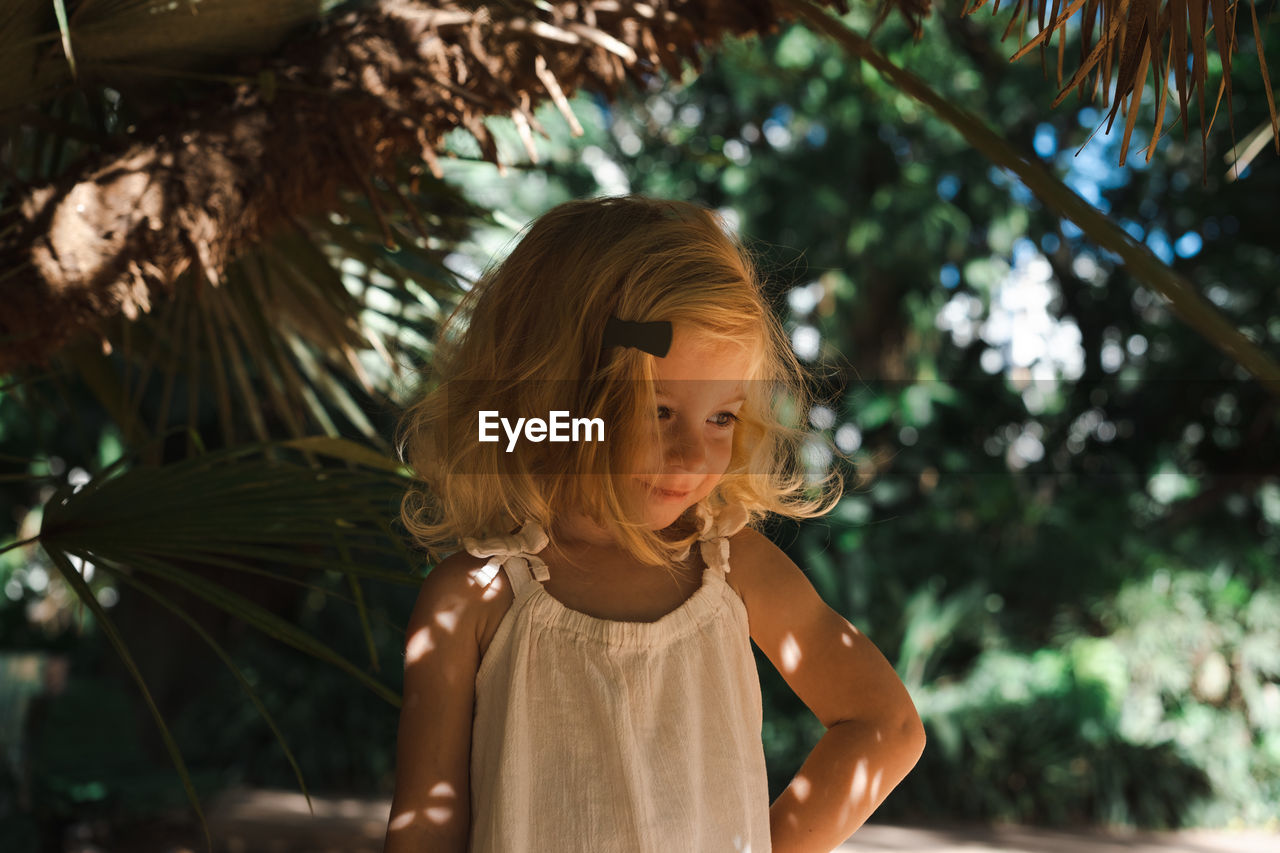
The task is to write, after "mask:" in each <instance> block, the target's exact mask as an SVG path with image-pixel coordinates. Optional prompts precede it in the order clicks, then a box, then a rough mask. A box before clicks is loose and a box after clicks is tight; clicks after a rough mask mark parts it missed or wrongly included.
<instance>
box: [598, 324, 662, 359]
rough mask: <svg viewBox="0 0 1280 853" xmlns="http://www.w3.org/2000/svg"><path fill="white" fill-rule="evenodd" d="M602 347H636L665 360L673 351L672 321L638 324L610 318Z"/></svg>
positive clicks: (605, 326)
mask: <svg viewBox="0 0 1280 853" xmlns="http://www.w3.org/2000/svg"><path fill="white" fill-rule="evenodd" d="M602 346H604V347H635V348H636V349H638V350H642V351H644V352H647V353H649V354H650V355H656V356H657V357H658V358H665V357H666V355H667V353H668V352H670V351H671V321H670V320H655V321H653V322H651V323H636V322H632V321H631V320H619V319H618V318H617V317H610V318H609V322H607V323H605V324H604V340H603V343H602Z"/></svg>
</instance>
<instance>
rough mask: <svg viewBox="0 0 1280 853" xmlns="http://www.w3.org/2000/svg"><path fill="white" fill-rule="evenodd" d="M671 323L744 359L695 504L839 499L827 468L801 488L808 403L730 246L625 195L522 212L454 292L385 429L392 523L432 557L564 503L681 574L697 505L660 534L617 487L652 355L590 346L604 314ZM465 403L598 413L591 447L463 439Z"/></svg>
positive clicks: (680, 214)
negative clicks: (746, 370)
mask: <svg viewBox="0 0 1280 853" xmlns="http://www.w3.org/2000/svg"><path fill="white" fill-rule="evenodd" d="M611 315H612V316H615V317H617V318H619V319H622V320H631V321H641V322H646V321H655V320H667V321H671V322H672V323H673V325H674V327H675V328H677V329H680V328H685V329H692V330H694V331H695V332H696V333H697V335H698V339H699V344H700V345H706V346H712V347H714V346H737V347H741V348H743V349H745V350H746V351H747V352H748V353H749V354H750V358H749V363H750V375H749V376H746V377H743V379H744V380H748V381H745V382H744V383H743V386H744V390H745V396H746V401H745V402H744V403H743V406H742V408H741V410H740V411H739V414H738V418H739V422H738V424H737V426H736V427H735V429H734V435H733V440H732V453H731V457H730V464H729V467H728V470H727V471H726V472H725V474H724V476H723V477H722V478H721V480H720V482H719V483H718V484H717V486H716V488H715V489H714V490H713V491H712V492H711V493H710V494H709V495H708V496H707V497H706V498H704V499H703V501H702V504H703V506H702V507H701V512H702V513H703V514H709V516H710V517H715V516H716V514H718V512H719V511H720V510H721V509H722V508H723V507H724V506H727V505H729V504H733V503H739V504H741V505H742V506H743V507H744V508H745V509H746V510H747V518H748V524H751V523H752V522H754V521H757V520H759V519H761V518H763V517H765V516H766V515H767V514H768V513H776V514H778V515H783V516H788V517H791V518H796V519H799V518H811V517H815V516H819V515H822V514H824V513H826V512H828V511H829V510H830V509H831V508H832V507H833V506H835V504H836V503H837V502H838V500H839V498H840V492H841V486H840V479H839V476H838V475H837V474H836V473H834V472H828V473H827V474H826V476H825V477H823V478H821V479H820V480H818V481H817V482H810V476H809V475H808V474H807V473H806V471H805V470H804V465H803V461H802V456H801V454H802V453H803V449H804V445H805V443H806V442H807V441H811V440H812V439H813V435H812V434H811V433H810V432H809V431H808V430H807V429H805V426H806V424H807V421H808V414H809V409H810V407H811V406H812V404H813V402H814V401H813V397H812V395H811V393H810V391H809V387H808V382H807V378H806V376H805V372H804V369H803V368H802V367H801V365H800V364H799V362H798V361H797V360H796V357H795V355H794V354H793V352H792V350H791V346H790V341H789V340H788V337H787V334H786V332H785V330H784V329H783V328H782V325H781V323H780V322H779V321H778V320H777V318H776V317H775V316H774V314H773V312H772V311H771V310H770V308H769V305H768V303H767V301H766V299H765V297H764V295H763V291H762V287H761V284H760V281H759V279H758V277H757V273H756V268H755V265H754V263H753V262H752V259H751V257H750V255H749V253H748V252H747V250H746V248H745V247H744V246H743V245H742V244H741V242H740V241H739V240H738V239H737V238H736V237H735V236H733V235H732V234H731V233H730V232H729V231H728V230H727V229H726V227H725V225H724V223H723V222H722V221H721V220H720V219H719V217H717V216H716V214H714V213H712V212H710V211H708V210H706V209H704V208H701V207H699V206H697V205H694V204H689V203H686V202H678V201H663V200H656V199H649V198H644V197H640V196H623V197H615V198H597V199H590V200H580V201H571V202H567V203H565V204H561V205H559V206H557V207H555V208H553V209H552V210H550V211H548V212H547V213H546V214H544V215H543V216H541V217H540V218H538V219H537V220H536V221H535V222H533V223H532V224H531V225H530V226H529V227H528V229H527V231H526V233H525V234H524V236H523V238H522V239H520V241H519V243H518V244H517V245H516V247H515V249H514V250H513V251H512V252H511V254H510V255H509V256H508V257H507V258H506V260H505V261H503V262H502V263H501V264H499V265H497V266H495V267H493V268H491V269H490V270H488V271H487V272H486V273H485V274H484V275H483V276H482V277H481V279H480V280H479V281H478V282H477V283H476V285H475V286H474V287H473V288H472V289H471V290H470V291H468V292H467V293H466V294H465V295H464V296H463V298H462V299H461V301H460V302H459V304H458V307H457V308H456V309H455V310H454V311H453V313H452V314H451V315H450V316H449V318H448V319H447V320H446V321H445V323H444V326H443V327H442V328H441V330H440V334H439V336H438V340H437V343H436V348H435V355H434V360H433V363H432V364H431V365H430V369H429V371H430V372H429V374H427V375H426V377H425V379H424V381H423V385H422V388H423V391H422V393H420V395H419V397H418V399H417V401H416V402H414V403H413V404H412V405H411V406H409V408H408V409H406V411H405V412H404V414H403V415H402V417H401V418H400V421H399V423H398V425H397V427H396V438H395V441H396V447H397V449H398V452H399V454H400V459H401V461H402V462H405V463H406V464H407V465H408V466H409V467H410V468H411V469H412V471H413V473H414V475H415V476H414V480H413V483H412V485H411V487H410V488H409V489H408V491H407V492H406V494H405V496H404V499H403V501H402V502H401V508H400V517H401V521H402V522H403V524H404V526H405V528H406V529H407V530H408V532H409V533H410V535H411V536H412V537H413V539H414V541H415V542H416V543H417V544H418V545H419V546H420V547H421V548H423V549H424V550H426V551H427V553H428V555H429V556H430V558H431V559H432V560H433V561H435V560H436V559H438V557H439V556H440V555H441V554H442V553H443V552H444V551H446V550H456V548H457V546H458V545H459V544H460V543H461V540H462V538H463V537H484V536H492V535H501V534H509V533H512V532H514V531H515V529H517V528H518V527H520V526H521V525H522V524H523V523H524V522H526V521H530V520H532V521H536V522H538V523H539V524H540V525H541V526H542V527H543V529H544V530H546V531H547V533H548V535H549V536H551V537H552V542H553V544H554V532H553V525H552V521H553V519H554V518H556V517H558V516H560V515H561V514H562V513H564V512H565V511H566V510H569V509H572V510H574V511H577V512H581V513H583V514H584V515H585V516H586V517H588V518H590V519H591V520H592V521H594V522H595V523H596V524H598V525H600V526H601V527H603V528H605V529H606V530H607V531H609V532H610V533H611V534H612V535H613V537H614V538H615V540H616V541H617V542H619V544H620V545H621V546H622V547H624V548H626V549H627V550H628V551H630V552H631V553H632V554H633V555H634V556H635V557H636V559H638V560H640V561H641V562H642V563H646V564H650V565H655V566H663V567H665V568H667V569H668V570H669V571H678V570H679V569H680V568H681V559H682V557H683V556H684V555H685V554H686V553H687V552H688V549H689V548H690V547H691V546H692V544H693V543H694V542H695V541H696V540H697V538H698V537H699V535H700V533H701V530H700V523H701V522H700V520H699V518H698V515H699V512H698V509H699V508H698V507H692V508H690V510H689V511H687V512H686V513H685V514H684V515H683V516H681V518H680V520H679V521H677V522H676V523H675V524H673V525H672V526H671V527H670V528H668V529H667V530H665V531H653V530H650V529H648V528H647V527H646V526H645V525H644V523H643V521H638V520H633V519H639V518H642V516H640V515H639V514H638V506H637V505H636V502H635V499H634V498H632V497H628V496H629V495H633V494H634V489H630V490H629V489H628V481H629V480H630V476H629V474H628V472H629V471H631V470H633V469H632V468H630V467H629V466H631V465H632V464H633V463H634V462H635V460H636V458H637V456H636V454H635V453H634V452H628V451H627V450H626V448H640V447H646V446H660V444H646V442H651V441H653V442H660V436H659V435H658V431H657V430H658V425H657V420H656V418H655V417H654V413H655V411H656V408H657V403H656V400H655V398H654V394H653V383H654V380H655V378H656V375H655V369H654V368H655V365H656V361H655V356H653V355H650V354H648V353H646V352H643V351H641V350H639V349H635V348H633V347H621V346H615V347H609V348H607V349H604V348H602V344H601V339H602V337H603V335H604V327H605V323H606V321H607V320H608V319H609V317H610V316H611ZM482 409H490V410H497V411H499V412H519V413H521V414H522V415H523V414H530V415H534V416H543V415H545V414H546V413H548V412H551V411H556V410H567V411H569V412H572V413H573V414H574V416H575V417H588V418H601V419H602V420H603V421H604V423H605V424H606V425H608V435H607V438H608V440H607V441H604V442H590V441H585V442H581V443H568V442H564V443H552V442H540V443H529V442H523V443H520V444H519V445H517V447H516V448H515V449H514V450H513V451H512V452H510V453H508V452H506V450H507V448H506V447H505V446H503V442H497V443H482V442H479V441H477V440H476V436H477V426H478V422H477V417H478V412H479V411H480V410H482Z"/></svg>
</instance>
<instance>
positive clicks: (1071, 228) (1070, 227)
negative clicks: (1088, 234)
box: [1062, 219, 1084, 240]
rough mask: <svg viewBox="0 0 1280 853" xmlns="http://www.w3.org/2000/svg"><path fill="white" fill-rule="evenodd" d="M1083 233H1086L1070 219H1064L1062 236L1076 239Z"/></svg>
mask: <svg viewBox="0 0 1280 853" xmlns="http://www.w3.org/2000/svg"><path fill="white" fill-rule="evenodd" d="M1082 234H1084V232H1083V231H1081V230H1080V228H1079V226H1077V225H1076V224H1075V223H1074V222H1072V221H1071V220H1070V219H1064V220H1062V236H1063V237H1066V238H1067V239H1068V240H1074V239H1076V238H1077V237H1079V236H1081V235H1082Z"/></svg>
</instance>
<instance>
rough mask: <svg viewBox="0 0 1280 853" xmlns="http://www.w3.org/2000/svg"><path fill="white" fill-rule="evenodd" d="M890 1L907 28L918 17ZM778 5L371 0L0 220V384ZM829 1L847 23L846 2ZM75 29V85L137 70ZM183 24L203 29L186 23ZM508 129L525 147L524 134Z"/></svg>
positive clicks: (122, 0)
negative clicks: (187, 279) (399, 168)
mask: <svg viewBox="0 0 1280 853" xmlns="http://www.w3.org/2000/svg"><path fill="white" fill-rule="evenodd" d="M23 2H24V3H26V2H28V0H23ZM894 2H895V5H896V6H899V7H900V8H902V9H903V11H904V14H906V15H907V16H908V18H910V17H911V15H912V14H919V10H920V9H922V8H926V7H925V6H923V5H922V4H923V0H894ZM118 4H124V5H125V6H127V7H128V8H130V9H132V8H134V7H135V6H137V5H138V4H137V3H135V2H133V0H118ZM118 4H117V5H118ZM781 5H782V4H779V3H776V2H774V0H749V2H742V0H732V2H731V0H654V2H650V3H634V4H632V3H621V2H616V0H595V2H533V0H511V2H493V3H487V4H474V3H460V2H444V3H439V4H434V5H432V4H427V3H425V2H418V0H377V2H374V3H372V4H370V5H368V6H366V7H362V8H360V9H358V10H357V11H354V12H351V13H349V14H346V15H344V16H342V17H339V18H337V19H335V20H333V21H332V22H330V23H329V24H328V25H327V26H326V27H324V28H323V29H322V30H321V31H319V32H318V33H316V34H315V35H314V36H312V37H302V38H298V39H295V40H294V41H292V42H290V44H289V46H288V48H287V49H286V50H285V52H284V53H283V54H282V55H281V56H280V57H278V58H276V59H272V60H270V61H266V62H263V63H261V64H259V65H258V66H257V67H256V68H249V69H247V70H246V71H242V72H240V76H239V77H235V76H231V77H227V78H225V79H227V80H228V81H235V82H234V85H233V86H231V87H229V88H228V89H227V90H225V94H220V95H215V96H213V98H212V99H211V100H208V101H206V102H204V103H201V104H193V105H184V106H182V107H181V108H180V109H177V110H169V111H160V112H157V113H155V114H154V116H153V117H152V120H151V121H150V123H149V124H147V125H146V126H145V127H141V128H138V129H136V130H135V131H134V132H133V133H132V134H131V135H130V136H129V144H128V146H127V147H126V148H125V149H124V150H123V151H122V152H109V153H103V154H100V155H98V156H97V157H94V158H90V159H88V160H86V161H85V162H84V163H83V164H81V165H80V166H78V167H77V168H75V169H74V170H71V171H68V172H67V173H66V174H64V175H63V176H62V177H61V178H60V179H59V180H58V181H56V182H54V183H51V184H46V185H44V186H40V187H36V188H34V189H30V190H29V191H27V192H25V193H24V194H23V196H22V198H21V199H20V201H19V204H18V205H17V206H16V207H14V208H11V209H10V210H9V211H8V212H7V213H4V214H0V234H3V235H5V236H3V237H0V269H4V270H8V271H12V272H11V273H6V275H7V276H8V278H7V280H6V281H5V282H4V285H5V287H6V291H7V292H6V296H7V305H6V307H5V311H4V313H3V314H0V373H3V372H6V371H8V370H10V369H12V368H13V367H15V366H17V365H21V364H28V363H44V362H46V361H47V359H48V357H49V355H50V354H51V353H53V352H56V351H57V350H58V349H59V348H60V347H61V346H63V344H64V343H65V342H66V341H67V340H68V339H69V338H70V337H71V336H72V335H73V334H75V333H76V332H77V331H79V330H81V329H85V328H94V327H96V326H98V325H99V323H100V322H101V320H102V319H103V318H105V317H111V316H113V315H115V314H117V313H119V312H125V313H126V314H130V313H131V312H132V314H136V312H137V311H147V310H149V306H150V304H151V303H152V301H153V300H154V298H155V297H156V296H157V295H158V293H161V292H170V291H172V290H173V288H174V287H175V283H176V282H177V280H178V279H179V277H181V276H183V274H184V273H187V272H188V271H190V272H191V273H192V274H193V278H194V281H195V286H196V287H200V286H201V284H200V283H201V282H204V283H207V284H208V285H210V286H216V284H217V283H218V281H219V279H220V278H221V276H222V274H223V271H224V270H225V269H226V267H227V264H228V263H229V261H230V259H232V258H233V257H234V256H235V255H236V254H237V253H238V252H241V251H243V250H244V249H245V248H246V247H249V246H252V245H255V244H257V243H258V242H260V241H261V240H262V239H263V237H264V235H266V234H268V233H270V232H271V231H272V230H273V229H274V228H275V227H276V226H278V225H279V224H280V223H281V222H286V221H289V220H290V219H291V218H293V217H296V216H298V215H301V214H305V213H308V212H311V211H315V210H321V209H326V208H327V207H329V206H331V205H332V204H334V201H335V199H336V196H337V192H338V190H339V188H340V187H341V186H344V185H356V186H360V187H362V188H363V189H364V190H365V192H366V195H369V196H370V198H371V199H373V198H375V197H376V193H371V192H370V189H369V187H370V181H371V180H373V176H379V175H386V174H388V173H389V172H390V171H391V170H393V169H394V168H395V164H396V163H397V161H398V159H399V158H401V157H403V156H405V155H412V156H416V157H419V158H421V160H423V161H424V162H425V163H426V164H427V165H428V166H429V167H430V168H431V169H432V171H433V172H436V173H437V174H438V173H439V166H438V163H437V162H436V160H437V149H438V148H439V146H440V144H441V140H442V139H443V137H444V135H445V134H446V133H447V132H449V131H451V130H453V129H455V128H458V127H463V128H466V129H467V130H469V131H470V132H471V133H472V134H473V135H474V136H475V137H476V138H477V140H478V141H479V143H480V145H481V149H482V151H483V152H484V156H485V157H486V158H487V159H490V160H492V161H494V162H498V149H497V145H496V143H495V141H494V139H493V137H492V134H490V133H489V131H488V129H487V128H486V127H485V125H484V119H485V118H486V117H488V116H494V115H504V116H507V115H517V116H523V119H517V121H523V122H528V121H529V116H530V115H531V113H532V109H533V107H534V106H535V105H536V104H538V103H540V102H542V101H544V100H551V101H553V102H556V103H557V104H559V105H560V107H561V110H562V111H567V101H565V94H566V93H569V92H573V91H575V90H576V89H578V88H581V87H584V86H588V87H590V88H592V89H594V90H596V91H599V92H601V93H602V94H603V95H605V96H606V97H612V96H614V95H615V94H616V93H617V92H618V91H619V89H620V88H621V87H622V86H624V85H626V84H627V82H628V81H637V82H640V83H645V82H646V81H649V80H652V79H653V77H654V75H656V74H658V73H659V72H660V71H661V70H663V69H666V70H668V71H671V70H678V69H679V68H681V67H682V66H683V64H684V63H686V62H688V63H692V64H693V65H694V67H695V68H696V67H699V64H700V61H701V58H700V55H699V51H700V49H701V48H703V47H704V46H705V45H707V44H710V43H712V42H715V41H717V40H719V39H721V38H723V37H724V36H726V35H730V34H745V33H753V32H766V31H769V30H771V29H773V28H774V27H775V26H776V25H777V22H778V19H779V14H780V13H779V8H781ZM826 5H830V6H835V7H836V8H838V9H840V10H841V11H845V10H847V5H846V3H845V0H827V2H826ZM161 16H162V17H164V15H163V14H162V15H161ZM167 23H168V25H170V26H174V27H177V26H179V23H180V22H175V20H170V21H168V22H167ZM76 25H77V22H76V19H75V16H74V15H73V16H72V20H71V26H70V40H71V42H72V43H73V44H75V45H76V57H77V63H78V68H79V69H80V73H82V74H84V75H87V76H90V77H92V78H94V79H99V80H107V81H111V80H113V79H115V78H114V77H113V75H119V74H124V73H125V72H126V71H127V72H128V74H131V75H137V74H138V73H140V67H139V65H137V64H134V63H131V62H130V61H129V59H130V57H129V56H128V55H127V42H126V41H124V40H122V39H120V38H114V39H112V40H111V42H110V43H111V45H112V46H113V49H112V52H109V56H110V60H109V61H104V60H101V59H96V58H95V56H96V54H95V52H94V50H92V49H90V48H91V47H92V44H93V42H92V39H89V38H88V36H85V35H83V34H82V33H81V32H80V31H78V30H77V26H76ZM186 25H187V26H188V27H195V28H199V27H200V26H201V23H200V22H199V21H195V20H193V19H189V16H188V20H187V23H186ZM186 37H188V38H189V37H190V35H189V34H187V36H186ZM147 44H148V45H149V47H148V49H149V50H150V49H152V48H153V47H154V45H151V44H150V43H149V42H148V43H147ZM147 55H148V56H149V55H150V54H147ZM522 134H523V135H524V138H525V143H526V145H528V146H530V147H532V142H531V141H532V128H531V127H530V128H522Z"/></svg>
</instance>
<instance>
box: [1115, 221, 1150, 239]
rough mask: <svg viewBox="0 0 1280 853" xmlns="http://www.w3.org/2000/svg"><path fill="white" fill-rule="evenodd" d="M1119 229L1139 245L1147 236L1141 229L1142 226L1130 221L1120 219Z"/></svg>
mask: <svg viewBox="0 0 1280 853" xmlns="http://www.w3.org/2000/svg"><path fill="white" fill-rule="evenodd" d="M1120 227H1121V228H1123V229H1124V230H1125V233H1126V234H1128V235H1129V236H1130V237H1132V238H1133V239H1135V240H1137V241H1138V242H1139V243H1141V242H1142V241H1143V239H1144V238H1145V237H1146V236H1147V232H1146V230H1145V229H1144V228H1143V227H1142V225H1141V224H1140V223H1137V222H1134V221H1133V220H1132V219H1121V220H1120Z"/></svg>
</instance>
